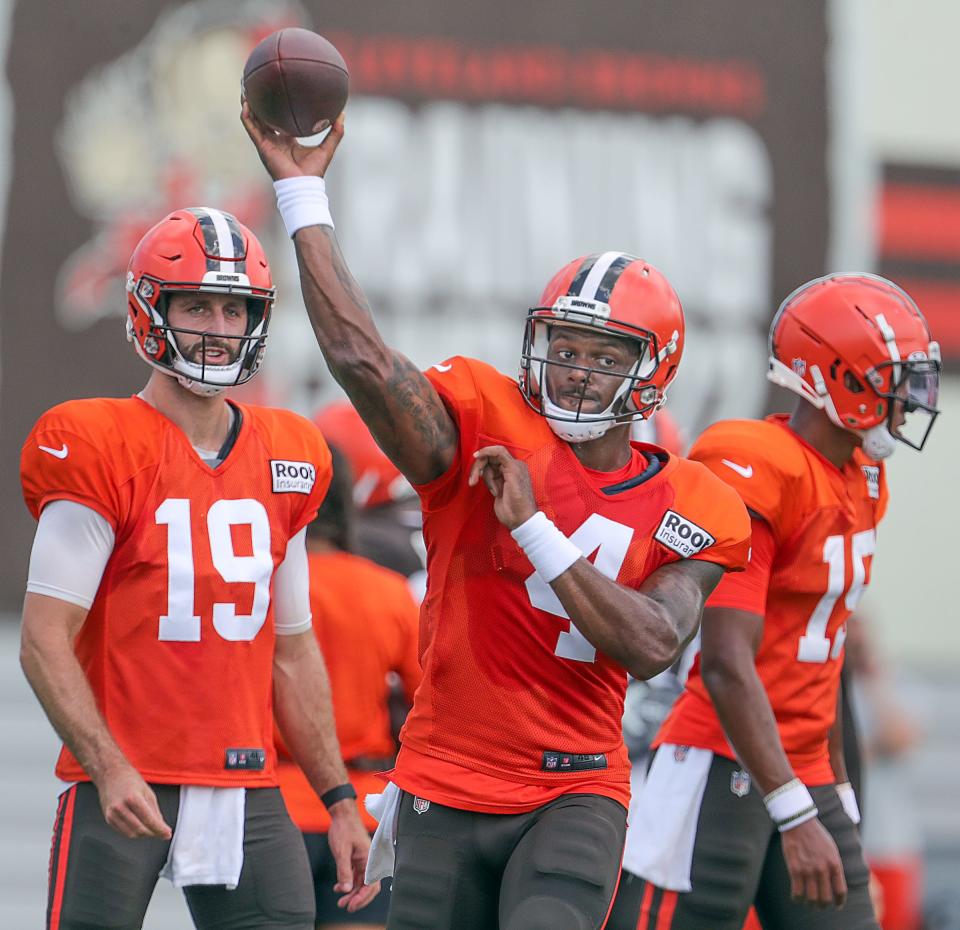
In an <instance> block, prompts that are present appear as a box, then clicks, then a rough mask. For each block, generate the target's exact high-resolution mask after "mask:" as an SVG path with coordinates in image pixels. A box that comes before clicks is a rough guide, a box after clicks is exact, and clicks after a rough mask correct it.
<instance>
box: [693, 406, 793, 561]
mask: <svg viewBox="0 0 960 930" xmlns="http://www.w3.org/2000/svg"><path fill="white" fill-rule="evenodd" d="M690 458H691V459H694V460H695V461H698V462H702V463H703V464H704V465H706V467H707V468H709V469H710V470H711V471H712V472H713V473H714V474H715V475H717V477H719V478H720V479H721V480H722V481H724V482H725V483H726V484H728V485H729V486H730V487H732V488H734V489H735V490H736V492H737V494H739V495H740V498H741V500H742V501H743V502H744V504H746V506H747V509H748V510H750V511H751V512H752V513H754V514H756V515H757V516H758V517H760V518H762V519H763V520H764V521H766V523H767V525H768V526H769V527H770V529H771V530H772V531H773V534H774V537H775V538H776V539H777V540H778V541H779V542H782V541H784V540H785V539H787V538H789V537H790V536H791V535H792V533H793V532H794V531H795V530H796V528H797V526H798V523H799V522H800V521H801V520H802V519H804V514H803V507H804V501H805V497H806V493H805V492H806V484H807V480H808V476H807V467H806V463H805V461H804V458H803V456H802V454H800V453H799V451H798V448H797V445H796V443H795V442H792V441H791V440H790V439H789V437H788V436H787V435H786V433H785V431H784V430H783V428H781V427H780V426H778V425H777V424H775V423H771V422H769V421H764V420H725V421H722V422H720V423H715V424H714V425H713V426H710V427H708V428H707V429H706V430H705V431H704V432H703V434H702V435H701V436H700V438H699V439H697V441H696V442H695V443H694V445H693V448H692V449H691V450H690Z"/></svg>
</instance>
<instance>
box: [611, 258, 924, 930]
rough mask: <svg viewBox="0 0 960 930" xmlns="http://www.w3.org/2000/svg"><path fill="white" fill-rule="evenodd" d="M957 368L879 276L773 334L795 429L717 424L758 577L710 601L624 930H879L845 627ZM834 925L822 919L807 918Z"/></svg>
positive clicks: (720, 462)
mask: <svg viewBox="0 0 960 930" xmlns="http://www.w3.org/2000/svg"><path fill="white" fill-rule="evenodd" d="M939 372H940V353H939V347H938V345H937V343H935V342H934V341H933V340H932V339H931V335H930V331H929V329H928V327H927V325H926V322H925V321H924V319H923V316H922V314H921V313H920V311H919V310H918V309H917V307H916V305H915V304H914V302H913V301H912V300H911V299H910V297H909V296H908V295H907V294H906V293H905V292H904V291H903V290H901V289H900V288H899V287H897V286H896V285H895V284H893V283H892V282H890V281H887V280H885V279H883V278H879V277H876V276H873V275H856V274H852V275H831V276H827V277H825V278H820V279H817V280H815V281H811V282H809V283H807V284H805V285H803V286H802V287H800V288H799V289H798V290H796V291H795V292H794V293H793V294H791V295H790V296H789V297H788V298H787V299H786V300H785V301H784V302H783V304H781V306H780V309H779V311H778V313H777V315H776V317H775V318H774V320H773V323H772V325H771V329H770V378H771V380H772V381H774V383H776V384H779V385H781V386H784V387H787V388H789V389H790V390H792V391H794V392H795V393H797V394H798V395H800V397H801V398H802V399H801V400H800V401H798V402H797V404H796V406H795V408H794V410H793V413H792V415H790V416H789V417H787V416H781V415H778V416H773V417H770V418H768V419H766V420H763V421H756V420H750V421H726V422H721V423H718V424H715V425H713V426H711V427H710V428H708V429H707V430H706V432H705V433H704V434H703V435H702V436H701V437H700V438H699V439H698V440H697V442H696V443H695V444H694V447H693V450H692V451H691V457H692V458H693V459H695V460H697V461H700V462H703V463H704V464H705V465H707V466H708V467H709V468H710V469H712V470H713V471H714V472H715V473H716V474H717V475H719V476H722V477H723V478H724V480H725V481H727V482H728V483H730V484H731V485H732V486H733V487H734V488H736V489H737V491H738V492H739V493H740V495H741V497H742V498H743V500H744V502H745V503H746V505H747V507H748V509H749V510H750V513H751V517H752V524H753V536H752V544H751V559H750V565H749V567H748V569H747V571H746V572H744V573H743V574H741V575H739V576H731V575H728V576H726V577H725V578H724V579H723V580H722V581H721V582H720V584H719V585H718V587H717V589H716V590H715V592H714V593H713V594H712V596H711V598H710V600H709V601H708V604H707V607H706V609H705V611H704V617H703V622H702V626H701V649H700V653H699V655H698V657H697V661H696V662H695V664H694V666H693V668H692V670H691V673H690V676H689V678H688V680H687V684H686V688H685V690H684V693H683V694H682V695H681V697H680V698H679V700H678V701H677V703H676V704H675V706H674V708H673V710H672V711H671V713H670V715H669V717H668V718H667V720H666V722H665V723H664V725H663V727H662V728H661V730H660V733H659V734H658V736H657V739H656V745H657V752H656V755H655V757H654V760H653V763H652V765H651V768H650V772H649V773H648V777H647V779H646V780H645V782H644V785H643V788H642V790H641V792H640V796H639V798H638V800H637V802H636V804H635V806H634V811H635V817H634V818H633V819H632V820H631V832H630V836H629V838H628V844H627V848H626V852H625V855H624V863H623V864H624V868H625V869H626V870H627V871H628V872H629V873H631V874H632V875H634V876H638V877H639V879H640V880H638V881H632V882H629V883H623V884H622V885H621V889H620V892H619V894H618V899H617V902H616V904H615V906H614V910H613V914H612V917H611V921H610V927H611V928H612V930H621V928H627V927H629V928H631V930H633V928H636V927H640V928H641V930H654V928H656V930H671V928H683V930H701V928H702V930H740V927H741V926H742V925H743V922H744V920H745V918H746V916H747V913H748V910H749V908H750V906H751V905H752V904H755V905H756V910H757V913H758V915H759V918H760V920H761V922H762V923H763V926H764V927H767V928H778V930H792V928H806V927H817V928H824V930H830V928H851V930H869V928H876V926H877V923H876V920H875V917H874V913H873V907H872V904H871V900H870V894H869V890H868V872H867V867H866V864H865V862H864V858H863V853H862V850H861V846H860V838H859V833H858V830H857V826H856V824H857V823H858V821H859V811H858V809H857V802H856V797H855V795H854V793H853V791H852V789H851V787H850V785H849V782H848V778H847V773H846V769H845V764H844V759H843V753H842V748H841V738H842V734H841V733H840V726H839V719H838V714H837V709H838V703H839V701H838V699H839V681H840V667H841V664H842V660H843V646H844V639H845V637H846V621H847V618H848V617H849V615H850V613H851V611H852V610H853V608H854V607H855V606H856V603H857V601H858V599H859V597H860V595H861V594H862V592H863V589H864V587H865V586H866V584H867V583H868V581H869V578H870V567H871V557H872V555H873V552H874V547H875V541H876V525H877V523H878V522H879V520H880V518H881V517H882V516H883V513H884V511H885V509H886V504H887V489H886V482H885V477H884V467H883V459H884V458H886V457H887V456H889V455H890V454H891V453H892V452H893V451H894V449H895V448H896V446H897V444H898V442H903V443H906V444H908V445H911V446H913V447H914V448H916V449H922V448H923V445H924V444H925V442H926V439H927V436H928V435H929V431H930V428H931V427H932V425H933V421H934V419H935V418H936V416H937V413H938V411H937V409H936V402H937V393H938V385H939ZM811 904H813V905H818V906H819V907H820V908H822V910H820V911H818V912H814V911H813V910H812V909H811V908H810V905H811Z"/></svg>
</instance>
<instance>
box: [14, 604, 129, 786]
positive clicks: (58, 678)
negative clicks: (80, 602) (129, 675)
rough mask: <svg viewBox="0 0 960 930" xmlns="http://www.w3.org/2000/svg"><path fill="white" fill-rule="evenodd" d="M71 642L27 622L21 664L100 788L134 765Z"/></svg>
mask: <svg viewBox="0 0 960 930" xmlns="http://www.w3.org/2000/svg"><path fill="white" fill-rule="evenodd" d="M29 597H30V595H28V598H29ZM25 613H26V611H25ZM71 640H72V637H71V636H70V635H69V634H68V633H67V632H66V631H65V630H63V629H60V628H57V627H56V626H54V625H51V626H49V627H47V628H46V629H43V628H42V627H41V624H37V625H33V624H31V623H29V622H27V623H25V624H24V633H23V637H22V640H21V645H20V665H21V667H22V668H23V673H24V675H25V676H26V678H27V681H28V682H29V683H30V687H31V688H32V689H33V692H34V694H36V696H37V699H38V700H39V701H40V704H41V706H42V707H43V709H44V711H45V713H46V715H47V717H48V719H49V720H50V723H51V725H52V726H53V728H54V730H56V732H57V735H58V736H59V737H60V738H61V739H62V740H63V742H64V744H65V745H66V746H67V748H68V749H69V750H70V751H71V752H72V753H73V755H74V756H75V757H76V759H77V761H78V762H79V763H80V765H81V766H82V768H83V770H84V771H85V772H86V773H87V775H89V776H90V778H91V779H92V780H93V782H94V783H98V782H99V781H100V779H101V777H102V776H103V775H104V774H105V773H106V772H108V771H110V770H111V769H114V768H116V767H118V766H126V765H129V764H130V763H129V761H128V760H127V758H126V756H124V754H123V752H122V751H121V750H120V747H119V746H118V745H117V743H116V741H115V740H114V739H113V737H112V736H111V734H110V731H109V729H108V728H107V724H106V721H105V720H104V719H103V717H102V716H101V714H100V711H99V709H98V708H97V705H96V701H95V699H94V696H93V691H92V690H91V688H90V684H89V682H88V681H87V678H86V676H85V675H84V673H83V669H82V668H81V667H80V663H79V662H78V661H77V658H76V656H75V655H74V652H73V646H72V641H71Z"/></svg>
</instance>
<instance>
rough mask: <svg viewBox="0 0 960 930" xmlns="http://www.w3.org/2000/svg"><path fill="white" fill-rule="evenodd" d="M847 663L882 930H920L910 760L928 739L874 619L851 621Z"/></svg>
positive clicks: (918, 837) (918, 849)
mask: <svg viewBox="0 0 960 930" xmlns="http://www.w3.org/2000/svg"><path fill="white" fill-rule="evenodd" d="M847 633H848V635H847V642H846V653H847V656H846V665H847V669H846V670H847V671H848V673H849V674H848V676H847V677H848V680H849V683H850V690H851V692H852V695H851V697H852V704H853V709H854V713H855V717H856V720H857V724H858V727H859V729H860V735H861V745H862V751H863V762H864V769H865V774H864V780H865V782H866V786H867V789H868V790H867V795H866V798H865V799H864V798H861V804H862V806H863V812H864V822H863V824H862V825H861V832H862V834H863V848H864V854H865V855H866V858H867V864H868V865H869V866H870V871H871V873H872V874H873V876H874V878H875V879H876V882H877V884H878V885H879V891H880V893H879V895H878V908H877V911H878V917H879V920H880V926H881V927H882V928H883V930H919V928H920V922H921V914H922V898H923V836H922V834H921V831H920V823H919V819H918V816H917V810H916V806H915V804H913V803H911V802H910V800H909V799H910V798H911V797H913V795H914V788H913V785H912V776H911V773H910V766H909V760H910V756H911V754H912V752H913V751H914V750H915V749H916V748H917V745H918V743H919V742H920V740H921V738H922V733H921V731H920V728H919V726H918V724H917V722H916V720H915V719H914V718H913V716H912V715H911V714H910V713H909V712H908V710H907V709H906V708H905V707H904V706H903V703H902V701H901V699H900V696H899V695H898V693H897V687H896V683H895V681H894V678H893V675H892V674H891V669H890V668H889V667H888V665H887V663H886V662H885V661H884V660H883V657H882V656H881V654H880V652H879V650H878V649H877V646H876V643H875V642H874V637H873V634H872V633H871V626H870V619H869V617H865V616H864V615H863V614H862V613H859V612H858V613H857V614H856V615H854V616H853V617H851V618H850V620H849V622H848V623H847Z"/></svg>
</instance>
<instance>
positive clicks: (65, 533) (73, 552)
mask: <svg viewBox="0 0 960 930" xmlns="http://www.w3.org/2000/svg"><path fill="white" fill-rule="evenodd" d="M114 539H115V536H114V532H113V527H112V526H110V524H109V523H108V522H107V520H106V518H104V517H103V516H101V515H100V514H99V513H97V512H96V511H95V510H93V509H92V508H90V507H87V506H85V505H84V504H78V503H77V502H76V501H67V500H58V501H50V503H49V504H47V505H46V507H44V508H43V510H42V512H41V513H40V520H39V521H38V523H37V532H36V535H35V536H34V537H33V549H32V550H31V552H30V569H29V571H28V573H27V590H28V591H30V592H32V593H34V594H45V595H47V597H56V598H59V599H60V600H61V601H68V602H69V603H71V604H76V605H77V606H78V607H85V608H86V609H87V610H89V609H90V605H91V604H93V599H94V597H96V594H97V589H98V588H99V587H100V579H101V578H103V571H104V569H105V568H106V567H107V562H108V561H109V559H110V555H111V553H112V552H113V544H114Z"/></svg>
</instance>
